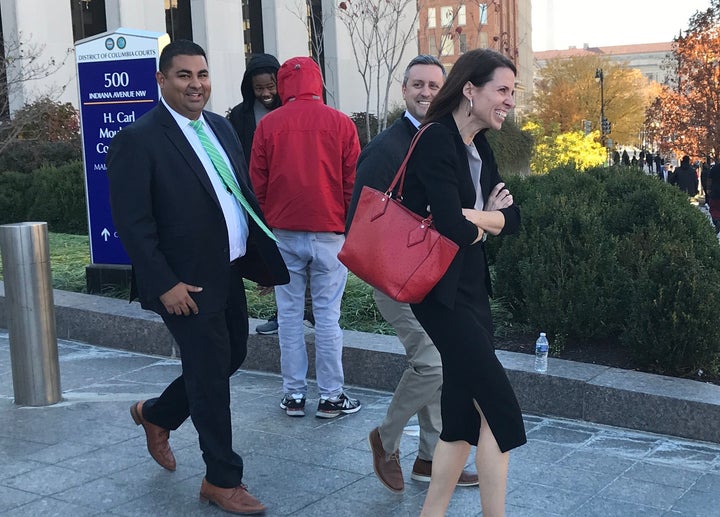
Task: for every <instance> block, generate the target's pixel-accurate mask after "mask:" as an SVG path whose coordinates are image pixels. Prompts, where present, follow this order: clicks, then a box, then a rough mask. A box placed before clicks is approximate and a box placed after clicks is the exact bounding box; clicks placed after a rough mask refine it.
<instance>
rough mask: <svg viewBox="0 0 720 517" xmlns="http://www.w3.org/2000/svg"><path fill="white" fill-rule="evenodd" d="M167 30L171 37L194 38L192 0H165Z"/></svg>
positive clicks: (175, 38)
mask: <svg viewBox="0 0 720 517" xmlns="http://www.w3.org/2000/svg"><path fill="white" fill-rule="evenodd" d="M165 30H166V31H167V33H168V34H169V35H170V39H171V40H172V41H175V40H177V39H189V40H192V39H193V34H192V13H191V11H190V0H165Z"/></svg>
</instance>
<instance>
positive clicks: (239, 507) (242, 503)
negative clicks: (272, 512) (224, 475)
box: [200, 478, 265, 515]
mask: <svg viewBox="0 0 720 517" xmlns="http://www.w3.org/2000/svg"><path fill="white" fill-rule="evenodd" d="M200 502H201V503H206V504H214V505H215V506H217V507H219V508H221V509H223V510H225V511H226V512H230V513H236V514H238V515H262V514H264V513H265V507H264V506H263V504H262V503H261V502H260V501H258V500H257V499H255V498H254V497H253V496H251V495H250V492H248V491H247V488H245V485H240V486H236V487H235V488H220V487H219V486H215V485H213V484H212V483H210V482H208V480H207V479H205V478H203V480H202V485H200Z"/></svg>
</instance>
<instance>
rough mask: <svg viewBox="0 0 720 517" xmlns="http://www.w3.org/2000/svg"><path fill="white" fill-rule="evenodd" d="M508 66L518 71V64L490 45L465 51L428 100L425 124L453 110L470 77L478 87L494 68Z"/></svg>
mask: <svg viewBox="0 0 720 517" xmlns="http://www.w3.org/2000/svg"><path fill="white" fill-rule="evenodd" d="M498 68H509V69H510V70H512V72H513V74H516V75H517V68H516V67H515V65H514V64H513V62H512V61H510V60H509V59H508V58H506V57H505V56H503V55H502V54H500V53H499V52H496V51H494V50H490V49H475V50H470V51H469V52H465V53H464V54H463V55H462V56H460V58H459V59H458V60H457V62H456V63H455V64H454V65H453V67H452V69H451V70H450V73H449V74H448V76H447V79H446V80H445V84H444V85H443V87H442V88H440V91H439V92H438V94H437V95H436V96H435V98H434V99H433V101H432V102H431V103H430V107H429V108H428V111H427V114H426V115H425V120H424V121H423V122H424V123H425V124H427V123H428V122H431V121H435V120H438V119H440V118H442V117H444V116H445V115H447V114H448V113H452V112H453V111H455V109H456V108H457V107H458V106H459V105H460V102H461V101H462V100H463V99H464V98H465V96H464V95H463V94H462V91H463V88H464V87H465V84H466V83H467V82H468V81H470V82H471V83H473V84H474V85H475V86H477V87H480V86H483V85H484V84H486V83H488V82H490V80H492V77H493V74H494V73H495V70H497V69H498Z"/></svg>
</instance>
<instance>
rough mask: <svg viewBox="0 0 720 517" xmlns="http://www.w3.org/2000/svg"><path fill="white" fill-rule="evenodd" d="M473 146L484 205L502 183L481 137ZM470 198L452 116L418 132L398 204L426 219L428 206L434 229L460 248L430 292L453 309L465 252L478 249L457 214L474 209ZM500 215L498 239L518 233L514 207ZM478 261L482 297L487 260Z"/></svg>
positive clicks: (470, 228) (472, 190) (472, 233)
mask: <svg viewBox="0 0 720 517" xmlns="http://www.w3.org/2000/svg"><path fill="white" fill-rule="evenodd" d="M473 142H474V143H475V146H476V147H477V150H478V153H479V154H480V157H481V158H482V162H483V164H482V173H481V176H480V185H481V187H482V193H483V197H484V200H485V202H487V200H488V197H489V196H490V192H491V191H492V189H493V187H495V185H497V184H498V183H500V182H501V181H502V179H501V178H500V173H499V171H498V167H497V163H496V162H495V157H494V155H493V152H492V149H491V148H490V144H489V143H488V141H487V139H486V138H485V133H484V132H480V133H478V134H477V135H475V138H474V140H473ZM475 197H476V194H475V187H474V185H473V182H472V177H471V175H470V166H469V164H468V160H467V152H466V150H465V144H464V143H463V141H462V138H461V137H460V132H459V131H458V128H457V126H456V124H455V120H454V119H453V117H452V115H447V116H446V117H444V118H442V119H441V120H439V121H438V123H436V124H433V125H432V126H430V127H429V128H428V129H427V131H425V133H423V135H422V136H421V137H420V140H419V141H418V144H417V147H416V148H415V151H413V154H412V156H411V158H410V161H409V162H408V174H407V177H406V179H405V188H404V191H403V198H404V199H403V204H404V205H405V206H407V207H408V208H409V209H410V210H412V211H413V212H415V213H417V214H419V215H421V216H423V217H425V216H427V214H428V207H429V208H430V211H431V212H432V216H433V221H434V224H435V227H436V228H437V230H438V231H439V232H440V233H442V234H443V235H445V236H447V237H449V238H450V239H452V240H453V241H455V242H456V243H457V244H458V245H459V246H460V250H459V251H458V253H457V255H456V256H455V259H454V260H453V262H452V263H451V264H450V267H449V268H448V270H447V273H445V276H443V278H441V279H440V282H438V284H437V285H436V286H435V288H434V289H433V290H432V291H431V293H430V294H431V295H432V296H435V297H436V298H437V300H438V301H439V302H440V303H442V304H444V305H447V306H448V307H453V306H454V304H455V294H456V293H457V290H458V281H459V278H460V272H461V270H462V267H463V261H464V258H465V254H466V253H465V251H466V249H467V248H468V247H469V246H471V245H472V246H483V247H484V244H482V243H477V244H472V242H473V241H474V240H475V239H477V236H478V229H477V227H476V226H475V225H474V224H473V223H471V222H470V221H468V220H467V219H465V217H464V216H463V215H462V209H463V208H473V207H474V206H475ZM501 212H502V213H503V215H504V216H505V227H504V228H503V230H502V232H501V234H510V233H516V232H517V231H518V230H519V228H520V209H519V208H518V206H517V205H516V204H513V205H511V206H510V207H508V208H504V209H502V210H501ZM483 251H484V248H483ZM483 256H484V253H483ZM484 262H485V264H484V269H485V285H486V288H487V291H488V294H492V287H491V285H490V274H489V270H488V265H487V260H485V261H484ZM479 267H483V265H479Z"/></svg>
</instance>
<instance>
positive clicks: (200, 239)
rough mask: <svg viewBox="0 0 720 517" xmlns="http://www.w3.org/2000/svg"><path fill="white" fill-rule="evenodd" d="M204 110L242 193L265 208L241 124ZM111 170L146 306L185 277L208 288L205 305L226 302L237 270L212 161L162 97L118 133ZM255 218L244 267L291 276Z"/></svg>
mask: <svg viewBox="0 0 720 517" xmlns="http://www.w3.org/2000/svg"><path fill="white" fill-rule="evenodd" d="M203 114H204V116H205V119H206V120H207V122H208V124H209V125H210V127H211V128H212V130H213V132H214V133H215V135H216V136H217V138H218V140H219V141H220V143H221V145H222V146H223V149H224V150H225V152H226V153H227V155H228V157H229V159H230V161H231V165H232V168H233V170H234V172H235V176H236V178H237V180H238V184H239V185H240V188H241V190H242V192H243V194H244V195H245V197H246V198H247V200H248V202H249V203H250V204H251V206H252V207H253V209H254V210H255V211H256V212H257V213H258V214H262V212H261V210H260V206H259V204H258V202H257V199H256V198H255V194H254V193H253V190H252V187H251V186H250V181H249V178H248V170H247V166H246V165H245V160H244V158H243V152H242V148H241V147H240V142H239V140H238V137H237V135H236V134H235V131H234V130H233V128H232V126H231V125H230V123H229V122H228V121H227V120H226V119H225V118H223V117H221V116H219V115H216V114H214V113H210V112H207V111H206V112H204V113H203ZM107 172H108V179H109V182H110V205H111V210H112V216H113V221H114V223H115V228H116V229H117V232H118V234H119V236H120V239H121V240H122V243H123V246H124V247H125V250H126V251H127V253H128V255H129V257H130V259H131V261H132V264H133V284H134V287H135V288H136V289H137V294H138V295H139V298H140V302H141V304H142V306H143V308H146V309H151V310H154V311H156V312H161V311H162V312H161V313H163V312H164V310H165V309H164V307H163V305H162V303H160V299H159V297H160V295H161V294H163V293H165V292H167V291H168V290H170V289H171V288H172V287H173V286H175V285H176V284H177V283H178V282H185V283H187V284H191V285H196V286H200V287H202V288H203V290H202V292H199V293H192V294H191V296H192V297H193V298H194V299H195V301H196V303H197V304H198V307H199V308H200V310H201V311H204V312H210V311H218V310H223V309H224V308H225V304H226V300H227V295H228V284H229V278H230V264H229V249H228V235H227V228H226V225H225V220H224V217H223V212H222V210H221V208H220V203H219V201H218V199H217V196H216V195H215V191H214V190H213V187H212V184H211V183H210V179H209V178H208V175H207V172H206V171H205V168H204V167H203V165H202V163H201V162H200V160H199V159H198V157H197V156H196V154H195V152H194V151H193V149H192V147H191V145H190V144H189V142H188V141H187V139H186V138H185V136H184V134H183V133H182V130H181V129H180V128H179V127H178V125H177V123H176V122H175V119H174V118H173V117H172V115H171V114H170V112H169V111H168V110H167V108H166V107H165V106H164V104H162V102H161V103H159V104H158V105H157V106H156V107H155V108H153V109H152V110H150V111H149V112H148V113H146V114H145V115H143V116H142V117H141V118H140V119H138V120H137V121H136V122H135V123H133V124H131V125H130V126H127V127H126V128H124V129H123V130H122V131H120V132H119V133H118V134H117V135H115V137H114V138H113V140H112V142H111V144H110V149H109V151H108V156H107ZM248 225H249V229H250V233H249V237H248V242H247V252H246V254H245V256H244V257H242V258H241V259H240V267H241V271H242V275H243V276H244V277H245V278H248V279H250V280H253V281H255V282H257V283H259V284H261V285H265V286H269V285H278V284H284V283H287V282H289V280H290V279H289V275H288V271H287V268H286V267H285V263H284V262H283V260H282V257H281V256H280V252H279V251H278V249H277V246H276V245H275V242H274V241H273V240H272V239H270V238H269V237H268V236H267V235H265V233H264V232H263V231H262V230H261V229H260V228H259V227H258V226H257V224H256V223H255V222H254V221H253V220H252V218H251V217H248ZM133 294H134V293H133ZM132 296H133V295H131V298H132Z"/></svg>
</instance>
